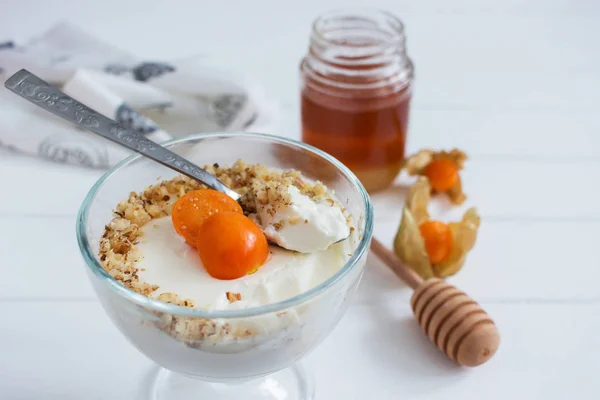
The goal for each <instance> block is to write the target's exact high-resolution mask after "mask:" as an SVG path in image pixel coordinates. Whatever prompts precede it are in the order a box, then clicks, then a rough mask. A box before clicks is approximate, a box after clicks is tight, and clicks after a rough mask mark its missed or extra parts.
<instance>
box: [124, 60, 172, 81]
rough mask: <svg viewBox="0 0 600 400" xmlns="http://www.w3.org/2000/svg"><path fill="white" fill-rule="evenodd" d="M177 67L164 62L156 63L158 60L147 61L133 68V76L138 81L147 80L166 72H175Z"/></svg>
mask: <svg viewBox="0 0 600 400" xmlns="http://www.w3.org/2000/svg"><path fill="white" fill-rule="evenodd" d="M174 71H175V67H173V66H171V65H169V64H164V63H156V62H147V63H143V64H140V65H138V66H137V67H135V68H133V71H132V72H133V77H134V78H135V80H137V81H142V82H146V81H147V80H149V79H150V78H155V77H157V76H161V75H164V74H166V73H167V72H174Z"/></svg>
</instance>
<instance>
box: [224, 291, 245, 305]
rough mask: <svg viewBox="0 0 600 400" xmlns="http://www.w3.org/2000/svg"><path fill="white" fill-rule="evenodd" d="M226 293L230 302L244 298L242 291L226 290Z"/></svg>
mask: <svg viewBox="0 0 600 400" xmlns="http://www.w3.org/2000/svg"><path fill="white" fill-rule="evenodd" d="M225 295H226V296H227V300H229V302H230V303H235V302H236V301H240V300H242V294H241V293H235V292H226V293H225Z"/></svg>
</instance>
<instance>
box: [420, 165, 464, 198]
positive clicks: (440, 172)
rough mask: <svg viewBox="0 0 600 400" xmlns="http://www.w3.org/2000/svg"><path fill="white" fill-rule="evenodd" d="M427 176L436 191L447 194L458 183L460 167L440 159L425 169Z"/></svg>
mask: <svg viewBox="0 0 600 400" xmlns="http://www.w3.org/2000/svg"><path fill="white" fill-rule="evenodd" d="M425 176H427V179H429V183H430V184H431V187H432V188H433V189H434V190H437V191H438V192H445V191H446V190H450V189H452V188H453V187H454V185H456V183H457V182H458V167H457V166H456V164H455V163H454V162H452V160H449V159H447V158H438V159H436V160H433V161H432V162H430V163H429V165H427V167H425Z"/></svg>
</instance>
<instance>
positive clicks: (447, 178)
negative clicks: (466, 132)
mask: <svg viewBox="0 0 600 400" xmlns="http://www.w3.org/2000/svg"><path fill="white" fill-rule="evenodd" d="M466 159H467V155H466V153H464V152H462V151H460V150H458V149H453V150H451V151H449V152H448V151H444V150H442V151H434V150H421V151H419V152H418V153H417V154H414V155H412V156H410V157H408V158H407V159H406V161H405V163H404V168H405V169H406V172H408V174H409V175H420V176H426V177H427V178H428V179H429V183H430V185H431V189H432V193H437V192H440V193H446V194H447V195H448V197H449V198H450V200H451V201H452V202H453V203H454V204H462V203H463V202H464V201H465V199H466V196H465V194H464V193H463V191H462V184H461V180H460V175H459V171H460V170H462V169H463V167H464V163H465V160H466Z"/></svg>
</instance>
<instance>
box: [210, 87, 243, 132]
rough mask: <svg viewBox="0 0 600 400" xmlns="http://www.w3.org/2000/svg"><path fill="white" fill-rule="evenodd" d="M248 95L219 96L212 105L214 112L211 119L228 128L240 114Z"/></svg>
mask: <svg viewBox="0 0 600 400" xmlns="http://www.w3.org/2000/svg"><path fill="white" fill-rule="evenodd" d="M247 100H248V99H247V97H246V96H244V95H233V94H225V95H222V96H219V97H217V98H216V99H215V100H214V101H213V102H212V104H211V105H210V110H211V112H212V116H211V119H212V120H213V121H215V122H216V123H217V125H218V126H219V127H220V128H226V127H228V126H229V125H231V123H232V122H233V120H234V119H235V117H236V116H237V115H238V113H239V112H240V110H241V109H242V107H243V106H244V104H246V101H247Z"/></svg>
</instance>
